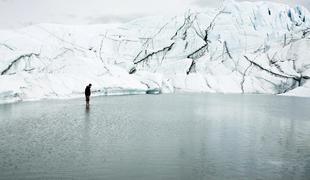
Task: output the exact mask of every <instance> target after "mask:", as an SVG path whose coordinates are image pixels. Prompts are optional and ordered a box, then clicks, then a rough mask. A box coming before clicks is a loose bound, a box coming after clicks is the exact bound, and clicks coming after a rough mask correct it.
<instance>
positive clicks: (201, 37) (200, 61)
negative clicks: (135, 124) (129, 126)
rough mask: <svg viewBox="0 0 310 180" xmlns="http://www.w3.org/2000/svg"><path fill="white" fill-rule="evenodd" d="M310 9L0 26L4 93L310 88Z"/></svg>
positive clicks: (253, 8)
mask: <svg viewBox="0 0 310 180" xmlns="http://www.w3.org/2000/svg"><path fill="white" fill-rule="evenodd" d="M309 50H310V13H309V11H308V10H307V9H306V8H304V7H302V6H296V7H289V6H288V5H285V4H280V3H272V2H236V1H233V0H227V1H225V2H224V4H223V6H222V7H221V8H207V9H202V10H200V11H192V10H188V11H187V12H184V13H183V14H181V15H176V16H170V17H168V16H153V17H143V18H139V19H136V20H133V21H130V22H128V23H124V24H100V25H60V24H37V25H32V26H28V27H24V28H20V29H14V30H0V57H1V59H0V102H1V103H7V102H16V101H25V100H27V101H28V100H39V99H52V98H74V97H81V96H83V91H84V88H85V86H86V85H87V84H89V83H92V84H93V88H92V90H93V94H94V95H123V94H148V93H150V94H157V93H174V92H210V93H260V94H275V95H288V96H301V97H310V80H309V79H310V59H309V58H310V51H309Z"/></svg>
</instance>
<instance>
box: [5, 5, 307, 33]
mask: <svg viewBox="0 0 310 180" xmlns="http://www.w3.org/2000/svg"><path fill="white" fill-rule="evenodd" d="M222 1H223V0H0V28H1V29H4V28H5V29H6V28H18V27H22V26H25V25H29V24H36V23H43V22H47V23H63V24H94V23H111V22H126V21H129V20H132V19H134V18H137V17H141V16H147V15H156V14H176V13H179V12H183V11H184V10H186V9H190V8H197V7H206V6H213V7H217V6H219V5H220V4H221V2H222ZM252 1H256V0H252ZM271 1H276V2H284V3H287V4H290V5H294V4H302V5H304V6H306V7H307V8H308V9H310V0H271Z"/></svg>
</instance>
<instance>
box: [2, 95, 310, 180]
mask: <svg viewBox="0 0 310 180" xmlns="http://www.w3.org/2000/svg"><path fill="white" fill-rule="evenodd" d="M309 107H310V100H309V99H304V98H294V97H276V96H264V95H216V94H170V95H155V96H154V95H145V96H120V97H97V98H93V99H92V100H91V106H90V108H89V109H86V108H85V105H84V99H75V100H49V101H41V102H25V103H17V104H8V105H0V179H108V180H114V179H115V180H119V179H126V180H128V179H133V180H138V179H141V180H153V179H154V180H157V179H164V180H165V179H177V180H179V179H181V180H182V179H184V180H191V179H193V180H199V179H236V180H237V179H238V180H239V179H275V180H276V179H302V180H303V179H304V180H308V179H310V109H309Z"/></svg>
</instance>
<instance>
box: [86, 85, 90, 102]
mask: <svg viewBox="0 0 310 180" xmlns="http://www.w3.org/2000/svg"><path fill="white" fill-rule="evenodd" d="M90 88H91V84H89V85H88V86H86V88H85V98H86V106H89V98H90V94H91V91H90Z"/></svg>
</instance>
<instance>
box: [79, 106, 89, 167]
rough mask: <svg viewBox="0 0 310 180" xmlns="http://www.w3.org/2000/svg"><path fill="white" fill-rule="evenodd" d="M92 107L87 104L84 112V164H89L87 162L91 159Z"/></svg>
mask: <svg viewBox="0 0 310 180" xmlns="http://www.w3.org/2000/svg"><path fill="white" fill-rule="evenodd" d="M90 114H91V112H90V108H89V106H86V108H85V113H84V122H83V123H84V128H83V137H82V144H81V146H82V148H81V149H82V154H83V162H82V164H84V166H87V162H88V160H89V159H90V142H89V141H90V123H91V117H90Z"/></svg>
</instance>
